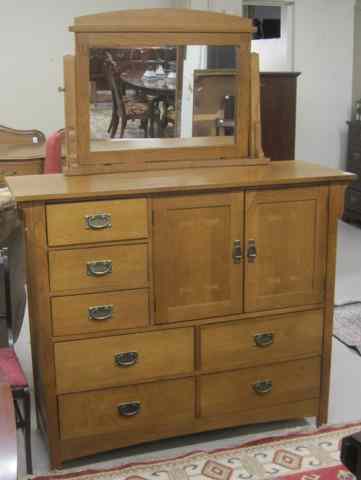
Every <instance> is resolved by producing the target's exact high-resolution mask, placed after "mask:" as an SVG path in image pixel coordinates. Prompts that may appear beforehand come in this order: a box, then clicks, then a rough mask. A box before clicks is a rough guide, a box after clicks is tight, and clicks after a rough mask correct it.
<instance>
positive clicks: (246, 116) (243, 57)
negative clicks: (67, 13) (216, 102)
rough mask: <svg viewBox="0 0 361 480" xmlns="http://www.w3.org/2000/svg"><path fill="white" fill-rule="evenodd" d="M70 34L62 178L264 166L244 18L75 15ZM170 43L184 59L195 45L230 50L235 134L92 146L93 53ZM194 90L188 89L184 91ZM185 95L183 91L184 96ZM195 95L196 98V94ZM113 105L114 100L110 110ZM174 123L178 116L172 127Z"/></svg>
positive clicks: (255, 74)
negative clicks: (232, 53)
mask: <svg viewBox="0 0 361 480" xmlns="http://www.w3.org/2000/svg"><path fill="white" fill-rule="evenodd" d="M70 30H71V31H72V32H74V33H75V37H76V54H75V56H71V55H67V56H65V58H64V74H65V113H66V115H65V117H66V132H67V133H66V139H67V157H66V163H65V166H64V172H65V174H67V175H75V174H91V173H104V172H118V171H132V170H133V171H134V170H157V169H170V168H184V167H199V166H217V165H219V166H224V165H258V164H266V163H267V162H268V159H266V158H265V156H264V154H263V150H262V146H261V130H260V129H261V127H260V125H261V122H260V81H259V69H258V58H257V55H256V54H251V53H250V45H251V36H252V32H253V31H254V28H253V26H252V22H251V21H250V20H249V19H246V18H241V17H238V16H232V15H224V14H220V13H210V12H202V11H194V10H178V9H171V10H168V9H155V10H129V11H123V12H115V13H106V14H98V15H90V16H85V17H78V18H76V19H75V21H74V25H73V26H72V27H70ZM169 45H173V46H174V48H175V49H177V50H178V52H182V54H181V55H184V56H186V55H187V49H188V54H189V55H191V49H192V48H194V46H196V45H198V46H203V47H200V48H203V49H204V48H210V49H211V48H227V47H228V48H234V50H235V52H236V54H235V55H236V58H235V64H236V65H235V66H236V68H235V69H234V81H235V85H236V95H235V98H234V101H235V106H234V119H233V123H234V132H233V135H232V136H231V137H229V136H228V137H224V136H215V137H212V136H203V137H191V138H180V137H178V138H147V139H142V140H137V141H129V140H128V141H126V139H124V138H121V139H115V141H108V139H107V140H103V141H99V140H94V139H93V138H92V135H91V133H90V129H91V126H90V125H91V112H90V107H89V105H90V101H91V97H93V96H94V83H95V82H92V84H91V82H90V80H91V79H90V73H89V71H90V63H91V52H93V51H99V50H101V49H103V51H105V54H106V55H107V56H108V57H110V56H111V53H110V52H112V51H113V52H114V50H115V49H116V48H118V49H121V50H119V51H121V52H122V54H123V56H124V52H127V51H129V50H131V49H133V50H134V48H136V49H138V51H144V50H145V49H147V48H148V49H153V50H154V49H157V48H162V47H165V48H168V49H169ZM94 49H95V50H94ZM107 49H108V50H107ZM118 56H120V55H118ZM179 56H180V54H179V53H178V55H177V58H178V60H177V64H178V68H177V72H176V75H177V82H176V84H177V93H176V98H177V101H176V104H178V106H179V99H180V98H181V97H182V91H181V88H182V87H181V85H182V79H181V78H180V77H181V76H182V75H183V66H182V67H180V64H179ZM115 63H116V62H114V64H115ZM145 63H147V62H145ZM205 64H206V61H205ZM123 65H124V62H123ZM133 67H134V65H133ZM124 68H125V67H124ZM102 69H103V70H104V65H101V68H100V70H102ZM147 73H149V72H147ZM94 75H95V74H94ZM98 76H99V74H98ZM143 78H144V76H143ZM123 80H124V76H123ZM192 80H194V78H192ZM163 82H164V80H163ZM138 83H139V78H138ZM149 83H150V81H149V82H148V84H149ZM105 88H108V87H105ZM192 88H193V84H191V85H190V89H192ZM149 90H152V89H151V88H150V87H149V85H148V92H147V93H148V94H149ZM153 90H154V91H155V90H156V89H155V88H154V89H153ZM193 90H194V89H193ZM103 94H104V93H103ZM153 95H154V92H153ZM186 95H187V92H186V91H185V89H184V88H183V96H186ZM193 95H194V96H196V95H197V91H196V90H194V91H193ZM209 95H212V92H209ZM148 96H149V95H148ZM114 102H115V99H114V98H113V104H114ZM128 105H129V104H128ZM125 106H127V105H125ZM175 108H177V107H175ZM178 113H179V112H178ZM125 114H126V113H123V115H125ZM176 115H177V112H176ZM180 117H181V115H180V114H178V121H179V119H180ZM178 129H179V126H178ZM109 140H111V139H109ZM113 140H114V139H113Z"/></svg>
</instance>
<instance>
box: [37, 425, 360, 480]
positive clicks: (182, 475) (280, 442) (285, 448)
mask: <svg viewBox="0 0 361 480" xmlns="http://www.w3.org/2000/svg"><path fill="white" fill-rule="evenodd" d="M360 430H361V424H360V423H358V424H354V425H349V426H346V427H338V428H326V429H320V430H315V431H313V432H311V433H303V434H293V435H288V436H286V437H273V438H272V437H270V438H266V439H262V440H258V441H255V442H253V443H249V444H246V445H242V446H239V447H235V448H227V449H222V450H216V451H213V452H205V451H199V452H193V453H190V454H188V455H185V456H183V457H178V458H170V459H168V460H163V461H154V462H147V463H134V464H129V465H123V466H120V467H119V468H114V469H111V470H102V471H100V470H89V471H83V472H78V473H72V474H67V475H61V474H60V475H48V476H42V477H32V478H35V479H36V480H51V479H57V480H60V479H65V478H66V479H67V480H73V479H78V480H155V479H158V480H261V479H262V480H266V479H274V478H278V477H282V479H284V480H286V479H287V480H349V479H353V478H354V477H353V476H352V474H351V473H350V472H348V470H347V469H346V468H345V467H344V466H343V465H342V464H341V463H340V446H341V440H342V438H344V437H346V436H348V435H351V434H353V433H356V432H358V431H360Z"/></svg>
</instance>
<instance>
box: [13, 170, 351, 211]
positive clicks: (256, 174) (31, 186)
mask: <svg viewBox="0 0 361 480" xmlns="http://www.w3.org/2000/svg"><path fill="white" fill-rule="evenodd" d="M355 178H356V175H354V174H350V173H346V172H342V171H341V170H335V169H331V168H328V167H323V166H321V165H316V164H311V163H306V162H300V161H282V162H270V163H269V164H268V165H262V166H233V167H210V168H192V169H179V170H175V169H174V170H159V171H148V172H144V171H143V172H126V173H112V174H104V175H86V176H65V175H63V174H53V175H27V176H16V177H15V176H14V177H7V178H6V182H7V184H8V186H9V188H10V190H11V192H12V194H13V195H14V197H15V199H16V200H17V201H18V202H31V201H61V200H71V199H81V198H97V197H115V196H134V195H146V194H156V193H167V192H186V191H205V190H217V189H224V188H252V187H268V186H269V187H272V186H277V185H294V184H295V185H297V184H314V183H331V182H346V183H347V182H351V181H352V180H354V179H355Z"/></svg>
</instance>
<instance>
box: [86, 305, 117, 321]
mask: <svg viewBox="0 0 361 480" xmlns="http://www.w3.org/2000/svg"><path fill="white" fill-rule="evenodd" d="M113 307H114V306H113V305H96V306H95V307H89V308H88V314H89V320H109V319H110V318H112V315H113Z"/></svg>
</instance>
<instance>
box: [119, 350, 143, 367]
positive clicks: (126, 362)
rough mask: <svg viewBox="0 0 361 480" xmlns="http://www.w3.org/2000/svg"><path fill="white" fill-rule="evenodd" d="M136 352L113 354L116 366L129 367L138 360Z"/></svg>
mask: <svg viewBox="0 0 361 480" xmlns="http://www.w3.org/2000/svg"><path fill="white" fill-rule="evenodd" d="M138 359H139V355H138V352H120V353H117V354H116V355H115V356H114V361H115V364H116V365H117V367H131V366H133V365H135V364H136V363H137V362H138Z"/></svg>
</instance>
